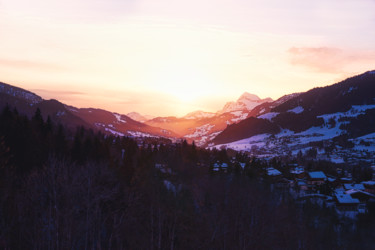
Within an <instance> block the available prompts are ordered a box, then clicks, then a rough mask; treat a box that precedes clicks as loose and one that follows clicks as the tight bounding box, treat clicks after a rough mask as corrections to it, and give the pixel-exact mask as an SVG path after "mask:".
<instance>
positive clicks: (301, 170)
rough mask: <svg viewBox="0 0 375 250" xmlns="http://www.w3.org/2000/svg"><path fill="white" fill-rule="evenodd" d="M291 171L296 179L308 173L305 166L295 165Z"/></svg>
mask: <svg viewBox="0 0 375 250" xmlns="http://www.w3.org/2000/svg"><path fill="white" fill-rule="evenodd" d="M290 173H291V175H292V176H293V178H295V179H296V178H298V179H303V178H305V175H306V172H305V169H304V168H303V167H295V168H294V169H291V170H290Z"/></svg>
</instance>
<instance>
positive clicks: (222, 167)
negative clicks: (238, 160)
mask: <svg viewBox="0 0 375 250" xmlns="http://www.w3.org/2000/svg"><path fill="white" fill-rule="evenodd" d="M212 170H213V171H215V172H218V171H220V170H221V171H224V172H227V171H228V164H227V163H215V164H214V166H213V168H212Z"/></svg>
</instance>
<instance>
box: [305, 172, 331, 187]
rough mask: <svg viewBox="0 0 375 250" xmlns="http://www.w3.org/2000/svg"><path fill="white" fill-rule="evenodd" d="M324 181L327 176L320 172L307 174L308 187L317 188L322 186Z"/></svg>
mask: <svg viewBox="0 0 375 250" xmlns="http://www.w3.org/2000/svg"><path fill="white" fill-rule="evenodd" d="M326 180H327V176H326V175H325V174H324V173H323V172H322V171H316V172H309V173H308V174H307V184H308V185H314V186H316V185H317V186H319V185H322V184H324V182H325V181H326Z"/></svg>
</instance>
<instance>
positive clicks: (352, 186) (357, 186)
mask: <svg viewBox="0 0 375 250" xmlns="http://www.w3.org/2000/svg"><path fill="white" fill-rule="evenodd" d="M344 188H345V190H349V189H356V190H365V186H363V184H344Z"/></svg>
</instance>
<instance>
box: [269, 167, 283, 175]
mask: <svg viewBox="0 0 375 250" xmlns="http://www.w3.org/2000/svg"><path fill="white" fill-rule="evenodd" d="M267 175H268V176H277V175H281V172H280V171H279V170H277V169H274V168H267Z"/></svg>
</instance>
